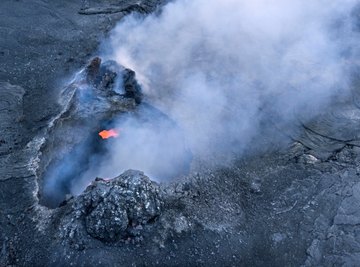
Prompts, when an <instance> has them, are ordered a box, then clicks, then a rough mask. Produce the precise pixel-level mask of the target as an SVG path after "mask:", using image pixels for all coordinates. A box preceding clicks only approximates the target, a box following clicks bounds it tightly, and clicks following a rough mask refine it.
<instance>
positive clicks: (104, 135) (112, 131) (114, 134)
mask: <svg viewBox="0 0 360 267" xmlns="http://www.w3.org/2000/svg"><path fill="white" fill-rule="evenodd" d="M99 136H100V137H101V138H102V139H108V138H111V137H117V136H119V132H118V131H117V130H115V129H110V130H102V131H101V132H99Z"/></svg>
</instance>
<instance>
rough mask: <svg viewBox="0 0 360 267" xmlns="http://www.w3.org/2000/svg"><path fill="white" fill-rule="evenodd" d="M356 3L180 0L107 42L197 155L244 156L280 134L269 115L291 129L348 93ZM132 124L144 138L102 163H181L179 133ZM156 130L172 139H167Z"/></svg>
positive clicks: (146, 166)
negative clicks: (266, 140) (298, 120)
mask: <svg viewBox="0 0 360 267" xmlns="http://www.w3.org/2000/svg"><path fill="white" fill-rule="evenodd" d="M356 3H357V1H355V0H333V1H330V2H329V1H325V0H314V1H303V0H292V1H288V0H252V1H246V0H224V1H217V0H191V1H190V0H178V1H175V2H172V3H169V4H167V5H166V6H165V7H164V8H163V10H162V12H161V14H160V15H159V14H157V15H150V16H147V17H145V18H144V17H141V16H139V15H136V14H135V15H132V16H129V17H127V18H126V19H124V20H123V21H122V22H121V23H120V24H119V25H118V26H117V27H116V28H115V29H114V30H113V32H112V34H111V38H110V40H107V41H106V42H105V43H104V45H103V47H104V51H105V56H106V58H108V59H113V60H116V61H117V62H118V63H119V64H121V65H124V66H126V67H128V68H131V69H133V70H134V71H135V72H136V75H137V78H138V79H139V80H140V82H141V84H142V86H143V89H144V92H145V94H146V97H147V101H148V102H150V103H151V104H153V105H155V106H156V107H158V108H159V109H161V110H162V111H163V112H164V113H166V114H168V115H169V116H170V117H171V118H172V119H173V120H174V121H175V122H176V123H177V125H178V126H179V128H180V129H181V130H182V134H183V136H184V139H185V141H184V142H185V143H186V145H187V146H188V147H189V148H190V150H191V151H192V153H193V155H194V156H196V157H199V158H203V159H205V158H208V157H212V158H213V157H214V155H215V156H216V155H226V154H230V153H236V154H238V155H239V154H240V155H241V153H244V151H248V150H249V147H250V146H254V147H255V146H256V143H257V142H256V140H260V139H262V135H264V134H267V135H268V134H270V132H271V134H274V133H273V131H271V129H272V128H273V124H272V123H270V122H276V124H277V125H280V126H281V127H288V128H291V127H294V126H293V125H294V124H295V122H296V120H297V119H298V118H299V117H301V119H302V120H308V119H311V118H312V117H313V116H314V115H316V114H317V113H318V112H320V111H321V110H322V109H324V108H325V107H326V106H327V105H329V104H330V103H331V100H332V99H333V98H334V97H343V96H346V95H348V93H349V91H350V89H349V88H350V78H351V77H350V74H351V68H352V65H353V62H354V61H355V60H356V58H358V50H357V46H356V42H355V41H356V40H357V37H358V36H357V35H358V33H357V32H356V31H355V30H354V29H355V26H354V23H353V19H352V16H351V12H352V10H353V8H354V7H355V5H356ZM105 48H106V49H105ZM131 125H136V123H132V124H131ZM128 130H129V131H134V133H135V132H136V134H135V136H137V138H133V139H131V138H124V139H121V138H120V139H119V140H118V141H117V142H118V143H117V145H115V146H113V148H110V154H111V155H114V156H112V159H111V161H110V164H109V162H107V163H105V164H104V166H103V167H102V168H101V169H103V170H104V169H106V170H107V171H110V172H111V170H113V171H114V174H117V173H118V172H119V171H121V170H122V169H124V168H129V167H130V168H135V169H142V170H143V171H145V172H146V173H150V174H152V173H157V172H158V171H157V170H158V168H162V166H164V167H165V166H167V162H168V161H167V158H171V164H170V165H169V168H171V166H174V167H175V166H176V164H173V163H174V158H175V161H177V162H178V163H179V164H180V163H181V161H182V156H178V155H179V154H181V153H179V151H181V150H182V149H183V147H182V146H179V147H176V146H174V145H172V144H175V143H176V141H174V140H179V137H178V136H177V133H176V134H174V131H169V128H167V127H165V128H164V127H159V128H158V129H156V131H148V129H147V128H146V126H143V125H141V124H138V125H137V126H136V127H128ZM159 136H161V137H160V139H164V138H167V139H168V140H172V142H165V143H164V145H161V142H160V143H159V142H156V141H154V140H158V139H159ZM267 138H270V139H271V138H273V139H276V138H278V137H277V136H276V135H273V136H267ZM127 147H131V148H132V149H127ZM135 148H136V149H137V152H132V151H133V150H134V149H135ZM124 153H125V154H124ZM160 154H161V155H163V157H161V158H160V159H159V161H160V162H162V164H156V163H155V161H156V156H157V155H160ZM174 155H175V156H174ZM153 178H155V179H156V177H153Z"/></svg>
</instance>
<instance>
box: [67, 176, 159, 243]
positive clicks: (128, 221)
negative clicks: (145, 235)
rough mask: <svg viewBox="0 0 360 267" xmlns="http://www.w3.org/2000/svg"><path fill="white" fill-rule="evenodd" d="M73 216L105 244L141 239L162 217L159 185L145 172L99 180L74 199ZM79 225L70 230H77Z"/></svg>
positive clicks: (69, 229)
mask: <svg viewBox="0 0 360 267" xmlns="http://www.w3.org/2000/svg"><path fill="white" fill-rule="evenodd" d="M72 206H73V207H72V209H73V211H72V213H71V215H70V216H74V217H75V218H76V219H77V220H80V221H79V222H78V223H79V224H80V225H81V224H85V229H86V231H87V233H89V234H90V235H91V236H92V237H94V238H96V239H99V240H102V241H104V242H114V241H119V240H120V239H126V238H131V237H134V238H135V237H136V236H140V233H141V229H142V227H143V226H144V225H146V224H148V223H151V222H153V221H155V219H156V218H157V217H158V216H160V214H161V210H162V206H163V201H162V197H161V194H160V190H159V186H158V185H157V184H156V183H154V182H152V181H151V180H150V179H149V178H148V177H146V176H145V175H144V174H143V173H142V172H139V171H127V172H125V173H123V174H122V175H120V176H118V177H115V178H114V179H112V180H108V181H106V180H103V179H100V178H98V179H97V180H95V181H94V182H93V183H92V184H91V185H89V186H88V187H87V189H86V190H85V192H84V193H82V194H81V195H80V196H79V197H77V198H75V199H74V200H73V204H72ZM74 227H78V226H77V225H75V226H73V225H72V226H69V227H66V231H70V232H72V231H74V230H75V229H73V228H74Z"/></svg>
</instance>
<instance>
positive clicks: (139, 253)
mask: <svg viewBox="0 0 360 267" xmlns="http://www.w3.org/2000/svg"><path fill="white" fill-rule="evenodd" d="M121 3H123V4H119V2H118V1H114V2H113V3H111V1H101V2H98V3H97V5H95V4H94V3H92V2H91V1H89V3H86V1H85V2H84V1H60V2H56V3H55V2H54V1H40V0H31V1H10V0H5V1H1V3H0V10H1V13H2V15H1V16H0V26H1V27H0V31H1V33H2V36H3V37H2V38H1V39H0V57H1V60H0V70H1V72H0V103H1V108H0V113H1V116H0V125H1V127H0V129H1V138H0V173H1V176H0V266H71V265H75V266H359V263H360V232H359V229H358V225H359V223H360V212H359V208H360V179H359V175H360V148H359V136H358V134H359V133H358V131H357V130H356V129H358V127H359V126H358V121H359V118H360V116H359V115H358V114H359V109H358V107H357V97H356V96H357V94H356V91H357V89H356V88H355V92H354V99H352V100H351V101H348V102H346V101H341V102H340V101H339V102H340V103H338V104H337V105H334V106H333V107H332V110H331V111H329V112H328V111H324V114H322V116H319V117H318V118H317V119H316V120H314V121H313V122H312V123H310V124H307V125H305V127H304V128H303V134H302V135H300V137H296V138H295V137H293V138H294V140H293V141H292V142H291V143H292V145H291V146H289V147H288V148H286V149H281V150H280V149H279V150H275V149H274V150H273V151H270V152H266V151H265V152H263V153H262V154H261V155H251V156H249V157H247V158H242V159H235V160H234V163H232V164H231V165H228V166H226V167H222V168H220V167H217V168H215V167H211V166H204V165H202V164H201V163H199V164H198V165H199V167H198V168H196V169H197V171H196V172H191V173H190V174H189V175H187V176H186V177H183V178H182V179H179V180H176V181H173V182H172V183H170V184H162V185H157V184H155V183H154V182H151V181H150V180H149V179H148V178H147V177H146V176H144V175H143V174H142V173H141V172H138V171H130V172H126V173H124V174H122V175H120V176H119V177H117V178H115V179H114V180H112V181H104V180H101V179H98V180H97V181H94V182H93V184H92V185H91V186H90V187H88V188H87V189H86V190H85V192H84V193H83V194H82V195H80V196H78V197H76V198H71V199H68V200H67V202H65V203H63V205H62V206H61V207H59V208H57V209H49V208H46V207H45V206H43V205H40V204H39V198H38V193H39V187H41V184H40V183H39V179H40V178H39V164H40V165H41V164H43V163H44V159H43V158H41V155H40V154H39V151H41V148H42V146H43V144H44V143H45V141H46V140H43V139H41V138H37V136H39V135H40V136H41V134H42V133H43V134H44V133H45V132H46V131H45V128H46V126H47V125H48V123H49V121H50V119H51V118H53V117H54V116H55V115H56V114H58V113H59V111H60V109H61V107H60V106H57V105H56V103H57V99H58V92H57V91H56V88H59V84H61V83H62V81H61V80H58V77H64V76H66V75H70V74H71V73H72V72H73V71H74V70H75V69H78V68H80V67H82V66H85V65H86V62H87V61H88V60H89V59H90V57H91V56H92V53H93V52H95V50H96V48H97V45H98V41H99V40H100V38H101V36H103V34H104V33H106V31H108V30H109V29H110V28H111V27H112V26H113V25H114V24H115V22H116V21H118V20H119V19H121V17H123V16H124V15H125V14H127V13H128V12H129V10H127V8H129V6H130V7H131V8H130V11H132V10H133V9H135V10H137V11H139V10H140V11H142V12H145V11H146V12H147V11H149V12H150V11H153V10H154V7H155V5H156V4H159V3H157V2H156V1H141V2H140V3H136V5H133V3H130V1H129V2H126V1H121ZM129 3H130V4H129ZM109 4H113V5H117V6H116V7H115V8H114V7H111V8H109ZM134 4H135V3H134ZM84 5H89V6H84ZM139 5H140V6H139ZM104 6H105V8H104ZM111 10H113V11H111ZM123 10H124V11H123ZM79 11H80V12H79ZM84 14H85V15H84ZM90 14H93V15H90ZM339 129H340V130H339ZM194 164H197V163H196V162H195V161H194ZM40 171H41V170H40ZM111 218H113V219H114V220H111ZM99 222H101V223H100V224H97V223H99Z"/></svg>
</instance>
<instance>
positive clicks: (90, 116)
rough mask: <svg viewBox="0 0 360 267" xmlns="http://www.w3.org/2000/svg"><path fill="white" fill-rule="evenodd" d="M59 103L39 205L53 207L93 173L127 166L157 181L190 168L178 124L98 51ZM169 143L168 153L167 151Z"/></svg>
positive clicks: (42, 173)
mask: <svg viewBox="0 0 360 267" xmlns="http://www.w3.org/2000/svg"><path fill="white" fill-rule="evenodd" d="M60 104H61V105H62V106H63V111H62V112H61V113H60V114H59V115H58V116H57V117H56V118H55V119H54V120H53V121H52V122H51V124H50V126H49V130H48V131H47V141H46V143H45V144H44V146H43V149H42V158H41V168H40V170H39V172H40V173H39V177H41V178H40V191H39V198H40V202H41V203H42V204H43V205H45V206H48V207H52V208H54V207H57V206H59V205H60V204H61V203H63V201H65V200H67V199H69V198H70V197H71V196H75V195H79V194H80V193H82V192H83V191H84V189H85V188H86V187H87V186H88V185H90V184H91V182H92V181H94V179H95V178H96V177H104V178H106V179H109V178H113V177H116V176H117V175H118V174H120V173H122V172H123V171H125V170H127V169H140V170H142V171H144V172H145V173H146V174H147V175H149V176H150V177H151V178H152V179H155V180H157V181H159V180H164V179H168V178H173V177H176V176H178V175H181V174H183V173H186V172H187V171H188V169H189V165H190V161H191V153H190V151H189V150H188V149H187V148H186V145H185V141H184V137H183V136H182V133H181V130H180V129H179V127H178V126H177V125H176V123H175V122H174V121H172V120H171V119H170V118H169V117H168V116H166V115H165V114H164V113H162V112H161V111H160V110H158V109H156V108H154V107H153V106H151V105H149V104H147V103H145V102H144V101H143V94H142V90H141V86H140V84H139V83H138V82H137V80H136V78H135V73H134V71H132V70H130V69H127V68H124V67H122V66H120V65H118V64H117V63H115V62H114V61H107V62H104V63H102V61H101V59H100V58H99V57H96V58H94V59H92V60H91V61H90V63H89V64H88V66H87V67H86V68H84V69H83V70H81V71H80V72H78V73H77V74H76V76H75V77H74V79H73V80H72V81H71V82H70V84H69V85H67V86H66V87H65V88H64V90H63V91H62V94H61V102H60ZM162 147H166V148H167V149H166V150H163V149H161V148H162ZM169 147H171V148H172V150H171V154H169V153H165V152H166V151H169V149H168V148H169ZM164 151H165V152H164ZM99 181H103V180H101V179H98V180H97V182H99ZM100 183H102V182H100ZM95 188H96V186H95Z"/></svg>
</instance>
